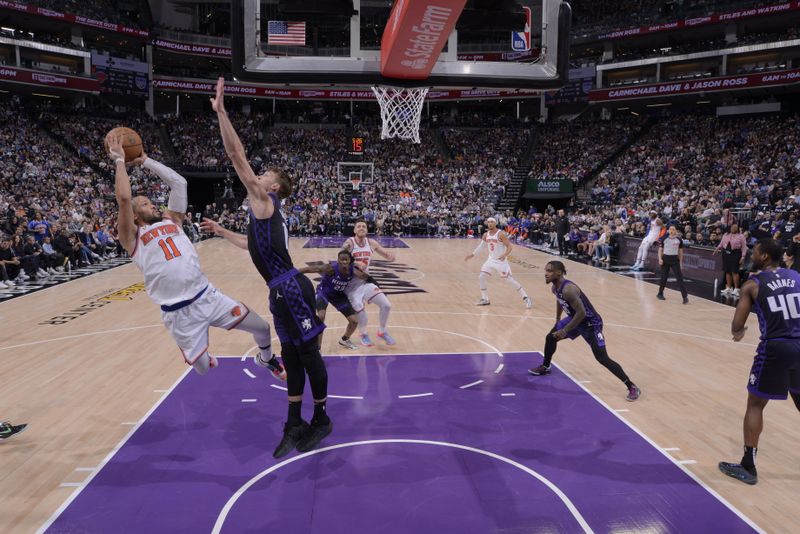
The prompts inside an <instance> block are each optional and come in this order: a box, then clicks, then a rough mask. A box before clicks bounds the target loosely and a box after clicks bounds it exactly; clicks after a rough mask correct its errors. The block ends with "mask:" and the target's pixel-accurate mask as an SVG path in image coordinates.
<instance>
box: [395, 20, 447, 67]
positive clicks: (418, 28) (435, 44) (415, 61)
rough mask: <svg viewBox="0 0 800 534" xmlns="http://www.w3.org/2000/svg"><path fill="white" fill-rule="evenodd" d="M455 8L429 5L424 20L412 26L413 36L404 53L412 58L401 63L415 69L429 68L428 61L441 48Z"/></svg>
mask: <svg viewBox="0 0 800 534" xmlns="http://www.w3.org/2000/svg"><path fill="white" fill-rule="evenodd" d="M452 15H453V10H452V9H450V8H447V7H438V6H428V7H427V8H426V9H425V13H423V15H422V21H421V22H420V23H419V24H416V25H414V26H412V27H411V31H412V33H413V36H412V37H411V38H410V39H409V40H408V44H407V45H406V50H405V52H403V55H404V56H406V57H407V58H410V60H403V61H401V64H402V65H403V66H404V67H408V68H410V69H414V70H423V69H427V68H428V63H430V61H431V59H432V58H433V57H434V54H438V52H439V50H440V49H441V46H440V42H441V40H442V33H443V32H444V29H445V27H447V25H448V22H449V21H450V18H451V17H452Z"/></svg>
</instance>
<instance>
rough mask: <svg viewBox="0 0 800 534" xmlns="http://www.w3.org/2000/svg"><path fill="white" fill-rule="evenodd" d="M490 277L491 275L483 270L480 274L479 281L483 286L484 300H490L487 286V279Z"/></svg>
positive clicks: (482, 294)
mask: <svg viewBox="0 0 800 534" xmlns="http://www.w3.org/2000/svg"><path fill="white" fill-rule="evenodd" d="M488 279H489V275H488V274H486V273H484V272H483V271H481V274H479V275H478V282H479V284H480V287H481V298H482V299H483V300H489V289H488V287H487V286H486V281H487V280H488Z"/></svg>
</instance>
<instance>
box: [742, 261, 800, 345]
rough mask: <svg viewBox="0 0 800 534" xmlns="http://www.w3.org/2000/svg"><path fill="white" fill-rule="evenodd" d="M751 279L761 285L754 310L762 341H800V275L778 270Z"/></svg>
mask: <svg viewBox="0 0 800 534" xmlns="http://www.w3.org/2000/svg"><path fill="white" fill-rule="evenodd" d="M750 278H751V279H752V280H755V281H756V283H757V284H758V297H757V298H756V302H755V306H754V308H755V311H756V314H757V315H758V326H759V328H760V329H761V339H762V340H767V339H798V338H800V274H798V273H796V272H795V271H792V270H790V269H776V270H775V271H761V272H760V273H757V274H754V275H752V276H751V277H750Z"/></svg>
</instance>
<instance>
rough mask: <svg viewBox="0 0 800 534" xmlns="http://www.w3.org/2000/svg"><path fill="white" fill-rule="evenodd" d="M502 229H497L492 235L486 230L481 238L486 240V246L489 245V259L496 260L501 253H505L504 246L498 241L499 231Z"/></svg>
mask: <svg viewBox="0 0 800 534" xmlns="http://www.w3.org/2000/svg"><path fill="white" fill-rule="evenodd" d="M501 231H502V230H497V231H496V232H495V233H494V235H492V233H491V232H488V231H487V232H486V236H485V237H484V238H483V240H484V241H485V242H486V246H487V247H489V259H490V260H496V259H499V258H500V257H501V256H502V255H503V254H505V253H506V246H505V245H504V244H503V242H502V241H500V232H501Z"/></svg>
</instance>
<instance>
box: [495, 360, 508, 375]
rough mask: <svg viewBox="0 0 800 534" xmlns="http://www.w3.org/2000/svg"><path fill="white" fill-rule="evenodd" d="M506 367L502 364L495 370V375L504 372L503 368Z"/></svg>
mask: <svg viewBox="0 0 800 534" xmlns="http://www.w3.org/2000/svg"><path fill="white" fill-rule="evenodd" d="M505 366H506V364H504V363H501V364H500V365H498V366H497V369H495V370H494V374H499V373H500V371H502V370H503V367H505Z"/></svg>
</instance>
